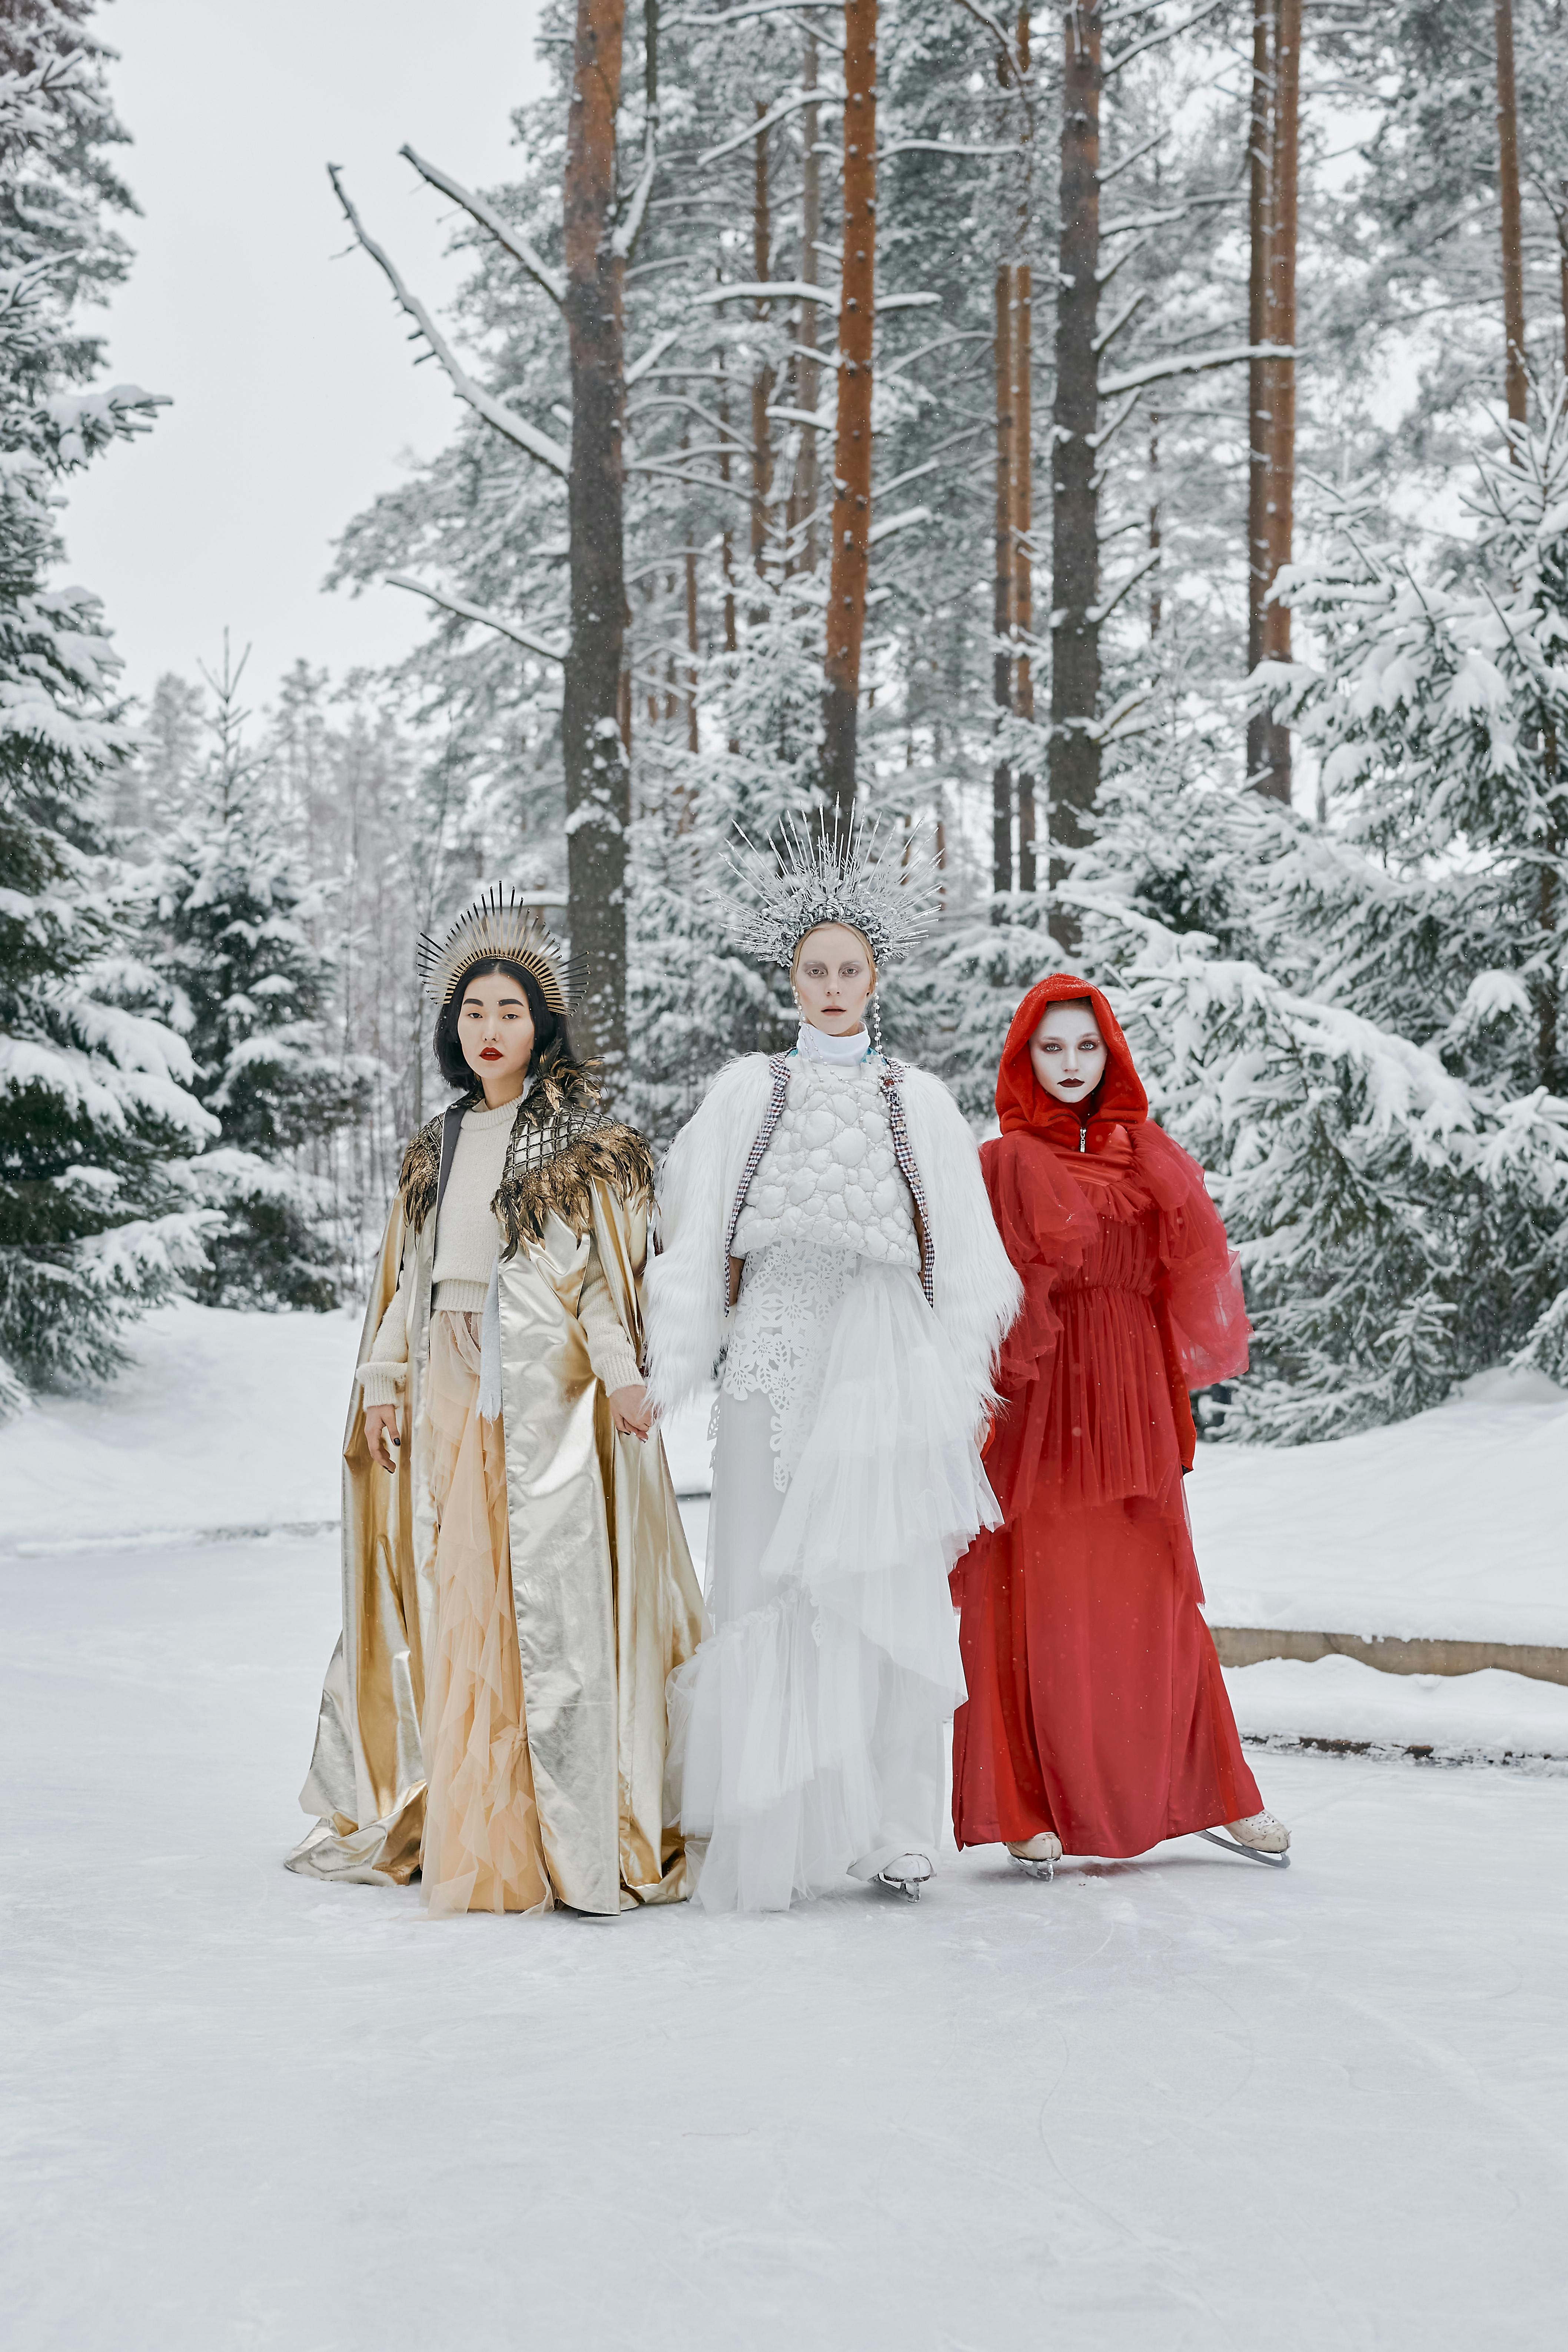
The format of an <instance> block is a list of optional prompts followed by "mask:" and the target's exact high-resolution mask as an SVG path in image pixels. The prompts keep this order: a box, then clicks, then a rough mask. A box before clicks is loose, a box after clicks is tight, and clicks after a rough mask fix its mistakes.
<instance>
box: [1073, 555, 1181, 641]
mask: <svg viewBox="0 0 1568 2352" xmlns="http://www.w3.org/2000/svg"><path fill="white" fill-rule="evenodd" d="M1163 552H1164V550H1163V548H1159V547H1152V548H1151V549H1150V550H1149V552H1148V554H1147V555H1145V556H1144V557H1142V560H1141V561H1140V562H1137V563H1135V564H1134V565H1133V566H1132V569H1131V572H1128V574H1127V576H1126V577H1125V579H1123V580H1121V581H1120V582H1119V583H1118V584H1117V586H1116V587H1115V588H1114V589H1113V590H1112V591H1111V593H1110V595H1109V596H1108V597H1107V598H1106V600H1105V602H1104V604H1091V605H1090V606H1089V610H1088V612H1087V613H1086V614H1084V616H1083V617H1084V619H1085V620H1086V621H1087V622H1088V623H1089V627H1090V628H1091V629H1098V628H1099V626H1100V623H1101V622H1102V621H1108V620H1109V619H1110V615H1111V614H1112V613H1114V612H1115V610H1116V607H1117V606H1118V604H1121V599H1122V598H1123V596H1126V595H1128V594H1129V593H1131V591H1132V590H1133V589H1134V588H1136V587H1137V585H1138V583H1139V582H1140V580H1142V579H1145V578H1147V576H1148V574H1149V573H1150V572H1152V571H1153V569H1154V566H1155V565H1156V564H1157V563H1158V562H1159V561H1160V558H1161V556H1162V555H1163ZM1055 617H1056V616H1055V614H1053V615H1052V618H1053V620H1054V619H1055Z"/></svg>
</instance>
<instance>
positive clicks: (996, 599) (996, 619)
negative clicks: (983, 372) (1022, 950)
mask: <svg viewBox="0 0 1568 2352" xmlns="http://www.w3.org/2000/svg"><path fill="white" fill-rule="evenodd" d="M1012 315H1013V272H1012V269H1011V268H1010V267H1009V265H1008V264H1007V263H1006V262H1005V261H999V262H998V263H997V265H996V336H995V375H996V531H995V549H996V553H995V563H994V571H993V576H992V592H991V628H992V641H993V652H992V656H991V698H992V700H993V701H994V703H995V705H996V709H997V712H998V715H999V717H1001V718H1006V717H1008V716H1009V715H1010V714H1011V712H1012V709H1013V659H1012V655H1011V653H1010V652H1009V650H1008V647H1009V644H1010V641H1011V638H1012V634H1013V336H1012ZM991 887H992V889H993V891H995V892H997V893H1000V892H1002V891H1005V890H1011V888H1012V887H1013V771H1012V769H1011V768H1010V767H1009V766H1008V764H1007V762H1006V761H1005V760H998V761H996V762H995V764H994V767H993V768H992V771H991ZM995 919H996V920H998V921H999V920H1000V919H1001V910H1000V908H998V909H996V910H995Z"/></svg>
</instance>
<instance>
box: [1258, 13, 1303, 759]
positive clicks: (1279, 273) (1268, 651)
mask: <svg viewBox="0 0 1568 2352" xmlns="http://www.w3.org/2000/svg"><path fill="white" fill-rule="evenodd" d="M1300 77H1301V0H1275V10H1274V136H1273V141H1272V144H1271V154H1270V170H1269V179H1270V183H1271V187H1272V195H1273V202H1272V204H1271V205H1270V207H1269V212H1270V219H1269V225H1268V299H1267V303H1266V307H1265V313H1264V319H1265V326H1266V329H1267V333H1266V336H1265V340H1266V341H1268V342H1270V343H1277V344H1279V345H1282V346H1284V347H1286V348H1289V349H1294V346H1295V341H1296V215H1297V186H1298V177H1299V173H1298V155H1299V147H1300V87H1301V81H1300ZM1264 365H1265V367H1266V369H1267V371H1268V393H1267V396H1266V400H1267V406H1268V443H1267V452H1268V463H1267V466H1266V467H1265V479H1266V482H1267V498H1266V501H1265V504H1266V513H1265V518H1264V520H1265V543H1266V546H1267V550H1268V555H1267V566H1268V586H1270V587H1272V585H1273V583H1274V581H1275V579H1276V577H1277V575H1278V573H1279V571H1280V569H1281V567H1282V566H1283V565H1285V564H1287V563H1289V561H1290V553H1291V546H1292V541H1293V539H1294V536H1295V509H1296V362H1295V361H1294V360H1293V359H1288V360H1266V361H1265V362H1264ZM1263 658H1264V660H1265V661H1279V662H1288V661H1289V658H1290V608H1289V605H1288V604H1278V603H1270V604H1266V605H1265V607H1264V613H1263ZM1265 749H1266V751H1267V753H1268V761H1267V765H1266V766H1265V767H1264V768H1263V769H1262V770H1261V772H1259V773H1258V774H1257V775H1255V776H1254V778H1253V782H1255V783H1256V785H1257V787H1258V791H1259V792H1261V793H1264V794H1266V795H1267V796H1268V798H1269V799H1271V800H1278V801H1284V802H1285V803H1289V798H1290V737H1289V731H1288V730H1287V729H1285V728H1283V727H1280V726H1279V725H1278V724H1277V723H1276V722H1275V721H1274V720H1273V719H1270V720H1269V722H1268V737H1267V739H1266V744H1265Z"/></svg>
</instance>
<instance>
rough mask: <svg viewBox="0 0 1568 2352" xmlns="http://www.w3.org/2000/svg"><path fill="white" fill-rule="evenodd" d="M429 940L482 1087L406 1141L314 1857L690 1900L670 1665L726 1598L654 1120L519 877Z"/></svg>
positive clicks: (466, 1076)
mask: <svg viewBox="0 0 1568 2352" xmlns="http://www.w3.org/2000/svg"><path fill="white" fill-rule="evenodd" d="M422 963H423V967H424V972H425V980H426V989H427V991H428V992H429V993H430V994H431V995H432V996H433V997H434V998H435V1000H436V1002H437V1004H438V1005H439V1008H440V1010H439V1013H438V1017H437V1031H436V1054H437V1060H438V1061H439V1063H440V1065H441V1068H442V1071H443V1074H444V1075H445V1076H447V1078H448V1080H449V1081H450V1082H451V1083H452V1084H453V1086H454V1087H460V1088H461V1089H462V1092H461V1093H460V1095H459V1097H458V1100H457V1101H455V1102H454V1103H453V1104H452V1105H451V1107H450V1108H448V1109H447V1111H445V1112H444V1113H442V1114H441V1115H440V1116H438V1117H437V1118H434V1119H432V1120H431V1121H430V1123H429V1124H428V1126H426V1127H425V1128H423V1129H421V1130H420V1132H419V1133H418V1134H417V1135H416V1137H415V1139H414V1140H413V1142H412V1143H411V1144H410V1145H409V1147H408V1150H407V1152H406V1153H405V1158H404V1161H403V1169H402V1173H401V1176H400V1179H399V1183H398V1190H397V1197H396V1199H395V1201H394V1202H393V1206H392V1213H391V1215H390V1217H389V1219H388V1222H387V1230H386V1238H385V1241H384V1244H383V1247H382V1252H381V1257H380V1262H379V1265H378V1267H377V1270H376V1275H375V1277H374V1282H373V1284H372V1289H371V1297H370V1303H369V1307H368V1309H367V1312H366V1316H365V1324H364V1334H363V1342H362V1346H361V1351H360V1355H361V1360H360V1365H359V1370H358V1371H357V1373H356V1375H355V1393H354V1397H353V1402H352V1404H351V1408H350V1413H349V1426H348V1433H347V1439H346V1443H345V1444H344V1449H343V1463H344V1467H343V1513H342V1594H343V1620H342V1624H343V1630H342V1635H341V1637H340V1639H339V1642H338V1645H337V1648H336V1650H335V1651H334V1653H333V1655H332V1660H331V1665H330V1666H329V1667H328V1670H327V1678H326V1683H325V1686H324V1688H323V1690H322V1694H321V1714H320V1719H319V1723H318V1728H317V1734H316V1746H315V1753H314V1756H313V1757H312V1759H311V1764H310V1773H309V1775H308V1777H307V1779H306V1782H305V1786H304V1789H303V1790H302V1791H301V1794H300V1803H301V1805H302V1806H303V1808H304V1810H305V1811H307V1812H308V1813H313V1814H314V1815H315V1816H316V1817H317V1818H316V1821H315V1825H314V1827H313V1828H312V1829H311V1830H310V1832H308V1833H307V1835H306V1836H305V1838H304V1839H303V1840H302V1841H301V1843H300V1844H299V1845H298V1846H297V1847H296V1848H295V1849H294V1851H293V1853H291V1854H289V1858H288V1861H289V1868H290V1869H291V1870H295V1871H300V1872H303V1873H305V1874H308V1875H310V1876H314V1877H319V1878H331V1879H349V1880H358V1881H369V1882H373V1883H378V1884H394V1885H402V1884H405V1883H406V1882H407V1881H408V1880H409V1879H410V1878H411V1877H412V1876H413V1874H414V1873H415V1871H416V1869H418V1870H419V1872H420V1874H421V1880H422V1884H423V1888H424V1893H425V1898H426V1904H427V1905H428V1907H429V1908H430V1909H431V1911H432V1912H437V1913H439V1912H450V1911H462V1910H493V1911H529V1910H542V1909H546V1908H548V1907H549V1906H551V1905H552V1903H554V1902H561V1903H564V1904H567V1905H569V1906H572V1907H573V1908H574V1909H576V1910H580V1911H588V1912H598V1913H610V1912H616V1911H619V1910H622V1909H626V1908H628V1907H630V1906H633V1905H635V1904H638V1903H659V1902H671V1901H679V1900H680V1899H682V1898H683V1897H684V1896H685V1895H686V1894H687V1892H688V1871H687V1862H686V1856H685V1853H684V1850H683V1847H682V1844H681V1840H680V1837H679V1832H677V1831H676V1830H674V1829H673V1828H672V1827H671V1826H669V1825H668V1823H667V1822H666V1819H665V1811H664V1803H663V1779H664V1760H665V1747H666V1724H665V1700H664V1685H665V1680H666V1677H667V1675H669V1674H670V1673H671V1672H672V1671H673V1669H674V1668H675V1667H677V1666H678V1665H679V1664H681V1663H682V1662H683V1661H684V1660H685V1659H686V1658H687V1657H688V1656H689V1654H691V1652H692V1651H693V1650H694V1649H695V1647H696V1646H697V1643H698V1642H699V1641H700V1638H701V1635H702V1631H703V1622H702V1603H701V1597H700V1591H699V1589H698V1585H697V1581H696V1579H695V1577H694V1575H693V1573H692V1569H691V1561H690V1558H689V1554H688V1551H687V1548H686V1540H685V1537H684V1535H683V1533H682V1530H681V1526H680V1517H679V1510H678V1508H677V1506H676V1499H675V1494H674V1489H673V1487H672V1486H671V1483H670V1478H669V1472H668V1466H667V1465H666V1462H665V1458H664V1451H663V1446H662V1444H661V1443H660V1440H659V1437H658V1432H657V1431H656V1430H655V1429H654V1427H653V1416H652V1412H651V1409H650V1407H649V1405H648V1402H647V1397H646V1394H645V1392H644V1389H643V1385H642V1371H641V1361H642V1352H643V1329H642V1302H641V1279H642V1273H643V1267H644V1262H645V1259H646V1256H647V1216H648V1208H649V1203H650V1201H651V1195H652V1184H651V1168H650V1164H649V1159H648V1150H647V1144H646V1143H645V1141H644V1139H643V1138H642V1137H641V1136H640V1135H638V1134H637V1132H636V1131H635V1129H631V1128H627V1127H625V1126H622V1125H621V1124H619V1123H618V1122H617V1121H616V1120H614V1119H612V1118H609V1117H608V1116H607V1115H606V1114H605V1110H604V1108H603V1107H602V1104H601V1102H600V1098H599V1093H598V1088H597V1087H596V1086H595V1082H594V1080H593V1078H592V1076H590V1074H589V1073H588V1072H586V1071H585V1070H584V1069H583V1067H582V1066H581V1065H580V1064H579V1063H578V1062H577V1060H576V1058H575V1056H574V1054H573V1052H572V1048H571V1044H570V1041H569V1038H568V1036H567V1033H566V1020H565V1013H566V1004H565V995H564V991H563V984H562V979H561V973H560V968H559V961H558V958H557V955H556V952H555V950H554V948H553V943H552V941H550V940H549V939H548V937H547V935H546V934H545V933H543V931H542V929H540V928H539V926H538V925H537V923H536V922H535V920H534V919H533V918H532V917H531V915H530V914H529V913H528V912H527V910H526V908H524V907H523V906H522V905H521V903H519V902H518V901H517V900H516V899H515V898H512V897H510V895H509V896H508V897H507V898H505V899H503V898H502V897H501V895H500V893H499V892H491V893H490V894H489V896H488V897H487V898H484V899H483V900H481V901H479V902H478V903H477V904H476V905H475V906H474V907H472V908H469V909H468V911H467V912H466V913H465V914H464V915H463V916H462V917H461V918H460V919H458V923H457V924H456V925H455V926H454V927H453V929H452V931H451V933H450V934H449V935H448V937H447V939H446V940H445V941H443V942H440V943H439V944H437V942H435V941H433V940H426V942H425V943H424V952H423V955H422ZM362 1391H363V1396H362Z"/></svg>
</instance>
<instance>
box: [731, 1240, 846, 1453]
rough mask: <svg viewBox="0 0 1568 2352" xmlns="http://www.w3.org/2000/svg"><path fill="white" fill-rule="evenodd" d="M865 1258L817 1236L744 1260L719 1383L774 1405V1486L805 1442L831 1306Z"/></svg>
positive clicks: (823, 1361)
mask: <svg viewBox="0 0 1568 2352" xmlns="http://www.w3.org/2000/svg"><path fill="white" fill-rule="evenodd" d="M860 1263H861V1257H860V1253H859V1251H858V1250H852V1249H824V1248H822V1247H821V1245H820V1244H818V1243H816V1242H774V1243H773V1244H772V1245H771V1246H770V1247H769V1248H767V1249H760V1250H753V1251H752V1253H751V1255H749V1256H748V1258H747V1260H746V1272H745V1278H744V1280H743V1281H742V1285H741V1296H740V1298H739V1300H738V1301H737V1302H736V1307H735V1314H734V1319H733V1323H732V1326H731V1336H730V1347H729V1352H728V1353H727V1355H726V1356H725V1358H724V1370H723V1373H722V1376H721V1380H720V1382H719V1385H720V1387H721V1389H722V1390H723V1391H724V1392H725V1393H726V1394H727V1395H729V1396H732V1397H743V1396H752V1395H754V1394H757V1393H759V1392H760V1393H761V1394H762V1395H763V1396H765V1397H766V1398H767V1400H768V1402H769V1403H770V1404H771V1405H772V1407H773V1485H774V1486H777V1487H779V1488H780V1489H781V1490H782V1489H783V1488H784V1487H785V1486H788V1484H789V1481H790V1476H791V1474H792V1473H793V1472H794V1470H795V1467H796V1465H797V1464H798V1463H799V1461H800V1457H801V1452H802V1449H803V1447H804V1446H805V1433H806V1428H807V1426H808V1424H809V1422H810V1418H811V1409H812V1406H813V1404H814V1403H815V1402H816V1394H817V1391H818V1389H819V1387H820V1385H821V1375H822V1371H823V1369H824V1366H825V1365H826V1360H827V1334H828V1329H829V1327H830V1325H831V1323H832V1320H833V1310H834V1308H835V1307H837V1304H838V1302H839V1300H840V1299H841V1298H842V1297H843V1296H844V1294H845V1292H846V1291H847V1289H848V1287H849V1286H850V1284H851V1283H852V1282H853V1281H854V1279H855V1276H856V1274H857V1272H858V1268H859V1265H860Z"/></svg>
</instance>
